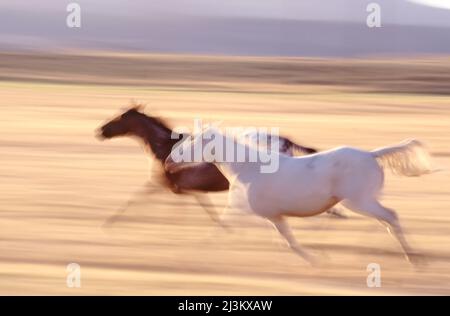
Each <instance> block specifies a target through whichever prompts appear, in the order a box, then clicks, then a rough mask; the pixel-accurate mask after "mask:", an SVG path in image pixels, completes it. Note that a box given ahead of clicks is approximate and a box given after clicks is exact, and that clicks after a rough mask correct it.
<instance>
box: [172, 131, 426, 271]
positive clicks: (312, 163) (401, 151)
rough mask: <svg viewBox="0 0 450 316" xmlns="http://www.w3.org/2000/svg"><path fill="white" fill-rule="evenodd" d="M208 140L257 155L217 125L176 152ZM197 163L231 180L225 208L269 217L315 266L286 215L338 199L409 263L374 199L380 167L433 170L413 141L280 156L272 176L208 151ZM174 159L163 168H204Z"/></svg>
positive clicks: (416, 172) (318, 209) (313, 210)
mask: <svg viewBox="0 0 450 316" xmlns="http://www.w3.org/2000/svg"><path fill="white" fill-rule="evenodd" d="M212 140H214V141H217V140H220V141H219V142H217V143H219V144H230V143H231V144H233V145H234V146H235V147H234V148H235V149H236V148H237V150H241V152H246V153H247V155H248V156H249V157H250V156H252V155H253V156H254V157H257V155H255V151H258V149H257V148H255V147H252V146H248V145H246V144H243V143H239V142H237V141H236V139H235V138H233V137H229V136H228V135H224V134H223V133H221V131H220V130H219V129H217V128H215V127H209V128H207V129H205V130H204V131H203V132H202V133H199V134H197V135H195V136H194V137H193V138H191V139H188V140H186V141H185V142H183V144H182V145H180V146H179V147H178V152H179V153H180V152H181V153H183V152H184V151H191V150H194V149H195V148H206V147H207V146H208V144H209V143H210V142H211V141H212ZM196 146H201V147H196ZM209 147H211V146H209ZM226 150H227V148H224V149H223V150H219V151H221V152H225V151H226ZM256 154H257V153H256ZM205 155H206V156H207V157H205ZM201 159H202V161H209V162H213V163H214V164H215V165H216V166H217V167H218V168H219V169H220V171H221V172H222V173H223V174H224V176H225V177H226V178H227V179H228V180H229V181H230V189H229V195H228V207H229V208H235V209H236V208H238V209H241V210H242V209H244V210H246V211H249V212H252V213H254V214H256V215H258V216H260V217H263V218H265V219H268V220H269V221H270V222H272V223H273V225H274V226H275V228H276V229H277V230H278V231H279V233H280V234H281V235H282V236H283V237H284V238H285V239H286V241H287V242H288V244H289V246H290V248H291V249H292V250H293V251H295V252H296V253H297V254H299V255H300V256H302V257H303V258H304V259H305V260H307V261H308V262H310V263H313V262H314V260H313V258H312V257H311V256H310V255H309V254H308V253H307V252H306V251H304V250H303V249H302V247H300V245H299V244H298V243H297V241H296V239H295V238H294V235H293V234H292V232H291V230H290V228H289V226H288V224H287V222H286V220H285V217H286V216H296V217H306V216H313V215H317V214H320V213H322V212H324V211H326V210H328V209H329V208H331V207H333V206H334V205H335V204H337V203H339V202H341V201H342V203H343V205H344V206H346V207H347V208H349V209H350V210H352V211H354V212H357V213H359V214H362V215H365V216H369V217H372V218H375V219H377V220H379V221H380V222H382V223H383V224H384V225H386V227H387V228H388V231H389V232H391V233H393V234H394V235H395V236H396V237H397V239H398V241H399V242H400V244H401V246H402V248H403V252H404V254H405V256H406V258H407V260H411V259H412V255H413V254H414V253H413V252H412V250H411V247H410V246H409V245H408V243H407V242H406V239H405V237H404V235H403V232H402V227H401V226H400V223H399V220H398V217H397V214H396V212H395V211H393V210H391V209H388V208H386V207H384V206H383V205H381V204H380V202H379V201H378V195H379V193H380V191H381V189H382V188H383V184H384V172H383V166H388V167H390V168H391V169H392V170H393V171H395V172H397V173H399V174H401V175H405V176H420V175H422V174H426V173H429V172H431V167H430V162H429V156H428V153H427V151H426V150H425V149H424V147H423V146H422V144H421V143H420V142H418V141H416V140H411V141H407V142H404V143H401V144H398V145H395V146H390V147H384V148H381V149H377V150H373V151H363V150H359V149H355V148H350V147H340V148H336V149H332V150H329V151H325V152H320V153H317V154H313V155H308V156H303V157H289V156H286V155H279V165H278V167H279V168H278V170H277V171H275V172H273V173H262V172H261V169H260V168H261V166H262V163H261V162H249V160H246V162H244V163H242V162H233V161H224V160H223V159H222V158H221V157H215V156H214V155H212V154H209V155H208V154H207V153H206V154H205V153H203V157H202V158H201ZM175 161H177V159H176V157H175V158H174V154H171V155H170V156H169V157H167V159H166V170H168V171H169V172H180V171H182V170H189V168H190V167H192V166H196V167H200V166H202V165H203V164H204V162H201V161H197V162H195V161H194V162H179V161H178V162H175Z"/></svg>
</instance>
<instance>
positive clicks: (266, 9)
mask: <svg viewBox="0 0 450 316" xmlns="http://www.w3.org/2000/svg"><path fill="white" fill-rule="evenodd" d="M70 2H76V3H79V4H80V6H81V8H82V10H84V11H85V12H86V13H90V14H97V15H104V16H111V17H114V16H128V17H139V18H143V17H145V18H148V19H152V18H153V17H155V16H156V17H159V18H161V17H162V16H171V15H200V16H227V17H233V16H234V17H237V16H241V17H242V16H243V17H261V18H283V19H300V20H305V19H312V20H327V21H360V20H363V19H364V18H365V8H366V6H367V4H368V3H370V2H376V3H378V4H380V6H381V8H382V14H383V15H384V18H385V19H386V23H398V24H413V25H414V24H425V25H446V26H450V10H444V9H440V8H438V7H442V8H445V7H447V8H448V9H450V0H374V1H373V0H370V1H369V0H326V1H316V0H132V1H127V0H77V1H70V0H68V1H61V0H39V1H28V0H14V1H6V0H2V1H1V2H0V11H4V12H6V11H8V10H21V11H24V12H26V11H31V12H37V11H38V12H39V13H48V12H54V13H57V12H64V9H65V5H67V4H68V3H70ZM424 3H429V4H430V5H431V6H426V5H421V4H424ZM30 22H31V21H23V23H30ZM0 23H1V22H0Z"/></svg>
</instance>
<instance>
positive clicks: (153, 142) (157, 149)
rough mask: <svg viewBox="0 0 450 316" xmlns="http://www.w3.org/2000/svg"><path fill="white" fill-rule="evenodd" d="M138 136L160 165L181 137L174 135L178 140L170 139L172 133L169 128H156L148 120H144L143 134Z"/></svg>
mask: <svg viewBox="0 0 450 316" xmlns="http://www.w3.org/2000/svg"><path fill="white" fill-rule="evenodd" d="M139 136H140V137H141V139H142V140H143V141H144V143H145V145H146V147H147V148H148V149H149V151H150V152H152V153H153V155H154V156H155V158H156V159H158V160H159V161H160V162H162V163H164V160H165V159H166V158H167V156H169V154H170V152H171V151H172V147H173V146H174V145H175V144H176V143H177V142H178V138H179V137H181V135H179V134H176V135H175V136H178V138H176V139H172V131H171V130H170V129H169V128H166V127H161V126H156V124H155V123H154V122H151V121H150V120H149V119H148V118H146V120H145V124H144V128H143V134H142V135H139Z"/></svg>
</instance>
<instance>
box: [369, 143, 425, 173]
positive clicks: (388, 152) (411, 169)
mask: <svg viewBox="0 0 450 316" xmlns="http://www.w3.org/2000/svg"><path fill="white" fill-rule="evenodd" d="M371 153H372V155H373V156H374V157H375V158H376V159H377V161H378V162H379V163H380V164H381V165H382V166H383V167H389V168H390V169H391V170H392V172H393V173H395V174H399V175H403V176H408V177H417V176H421V175H423V174H427V173H431V172H433V169H432V167H431V157H430V154H429V153H428V151H427V149H426V148H425V146H424V145H423V144H422V143H421V142H419V141H417V140H415V139H413V140H406V141H404V142H402V143H400V144H398V145H394V146H389V147H383V148H378V149H375V150H373V151H372V152H371Z"/></svg>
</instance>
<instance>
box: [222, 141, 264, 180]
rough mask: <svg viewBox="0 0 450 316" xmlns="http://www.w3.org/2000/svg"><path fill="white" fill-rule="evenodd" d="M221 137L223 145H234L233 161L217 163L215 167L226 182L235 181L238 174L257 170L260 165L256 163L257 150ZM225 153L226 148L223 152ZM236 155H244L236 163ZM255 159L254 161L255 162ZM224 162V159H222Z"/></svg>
mask: <svg viewBox="0 0 450 316" xmlns="http://www.w3.org/2000/svg"><path fill="white" fill-rule="evenodd" d="M222 136H223V144H224V146H226V145H225V144H233V145H234V150H235V151H234V159H233V161H221V162H217V163H216V165H217V167H218V168H219V169H220V170H221V171H222V173H223V174H224V175H225V177H226V178H228V180H231V179H235V178H236V177H237V176H238V175H239V174H241V173H243V172H246V171H250V170H253V169H254V168H259V166H260V163H259V161H258V157H259V156H258V150H257V149H255V148H253V147H251V146H249V145H247V144H243V143H240V142H238V141H236V139H235V138H230V137H229V136H225V135H222ZM223 152H226V147H225V148H224V151H223ZM238 153H241V154H242V153H244V154H243V155H242V156H240V158H241V159H242V160H243V161H241V160H240V161H237V159H236V158H237V156H238ZM255 158H256V161H255ZM224 160H226V159H224Z"/></svg>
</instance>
